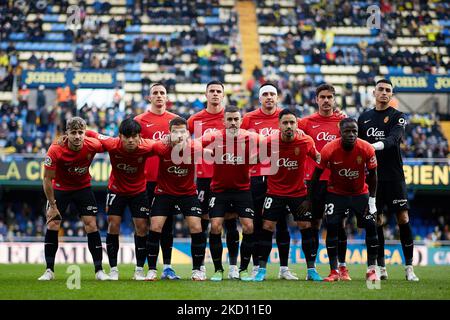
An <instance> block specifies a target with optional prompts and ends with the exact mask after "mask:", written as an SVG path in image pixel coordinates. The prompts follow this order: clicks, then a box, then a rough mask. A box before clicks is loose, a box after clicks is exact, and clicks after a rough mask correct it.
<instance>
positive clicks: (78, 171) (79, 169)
mask: <svg viewBox="0 0 450 320" xmlns="http://www.w3.org/2000/svg"><path fill="white" fill-rule="evenodd" d="M88 168H89V167H70V168H69V169H68V171H69V172H70V173H74V174H78V175H80V176H81V175H83V174H86V173H87V172H88Z"/></svg>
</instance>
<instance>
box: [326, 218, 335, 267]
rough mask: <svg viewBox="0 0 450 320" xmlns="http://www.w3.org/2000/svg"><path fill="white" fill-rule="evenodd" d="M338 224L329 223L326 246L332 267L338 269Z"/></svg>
mask: <svg viewBox="0 0 450 320" xmlns="http://www.w3.org/2000/svg"><path fill="white" fill-rule="evenodd" d="M337 233H338V225H337V224H328V226H327V239H326V241H325V242H326V246H327V252H328V259H329V260H330V269H331V270H337V246H338V235H337Z"/></svg>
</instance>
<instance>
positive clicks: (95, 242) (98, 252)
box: [87, 231, 103, 272]
mask: <svg viewBox="0 0 450 320" xmlns="http://www.w3.org/2000/svg"><path fill="white" fill-rule="evenodd" d="M87 238H88V248H89V251H90V252H91V255H92V260H93V261H94V267H95V272H97V271H100V270H103V267H102V259H103V248H102V238H100V232H98V231H95V232H91V233H88V234H87Z"/></svg>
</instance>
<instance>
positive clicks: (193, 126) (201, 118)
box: [188, 108, 225, 178]
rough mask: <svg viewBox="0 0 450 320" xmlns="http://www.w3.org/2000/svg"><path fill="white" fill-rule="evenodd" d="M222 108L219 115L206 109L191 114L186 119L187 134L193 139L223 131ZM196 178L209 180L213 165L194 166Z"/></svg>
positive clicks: (200, 164)
mask: <svg viewBox="0 0 450 320" xmlns="http://www.w3.org/2000/svg"><path fill="white" fill-rule="evenodd" d="M224 110H225V109H224V108H223V109H222V110H221V111H220V112H219V113H210V112H208V111H206V109H204V110H202V111H200V112H197V113H196V114H193V115H192V116H191V117H189V119H188V126H189V132H190V133H191V134H193V135H194V139H197V138H200V137H201V136H203V135H204V134H209V133H211V132H214V131H217V130H222V129H225V124H224ZM196 170H197V177H198V178H211V177H212V176H213V165H212V164H209V163H205V162H204V161H202V162H201V163H199V164H197V165H196Z"/></svg>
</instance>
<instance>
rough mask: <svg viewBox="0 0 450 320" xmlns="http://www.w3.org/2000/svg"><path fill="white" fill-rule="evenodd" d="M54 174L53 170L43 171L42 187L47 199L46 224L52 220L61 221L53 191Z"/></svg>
mask: <svg viewBox="0 0 450 320" xmlns="http://www.w3.org/2000/svg"><path fill="white" fill-rule="evenodd" d="M55 176H56V174H55V171H54V170H48V169H47V168H45V169H44V179H43V182H42V184H43V187H44V193H45V196H46V197H47V201H48V208H47V212H46V219H47V224H49V223H50V222H51V221H53V220H61V214H60V213H59V210H58V207H57V206H56V199H55V193H54V191H53V186H52V180H53V179H54V178H55Z"/></svg>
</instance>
